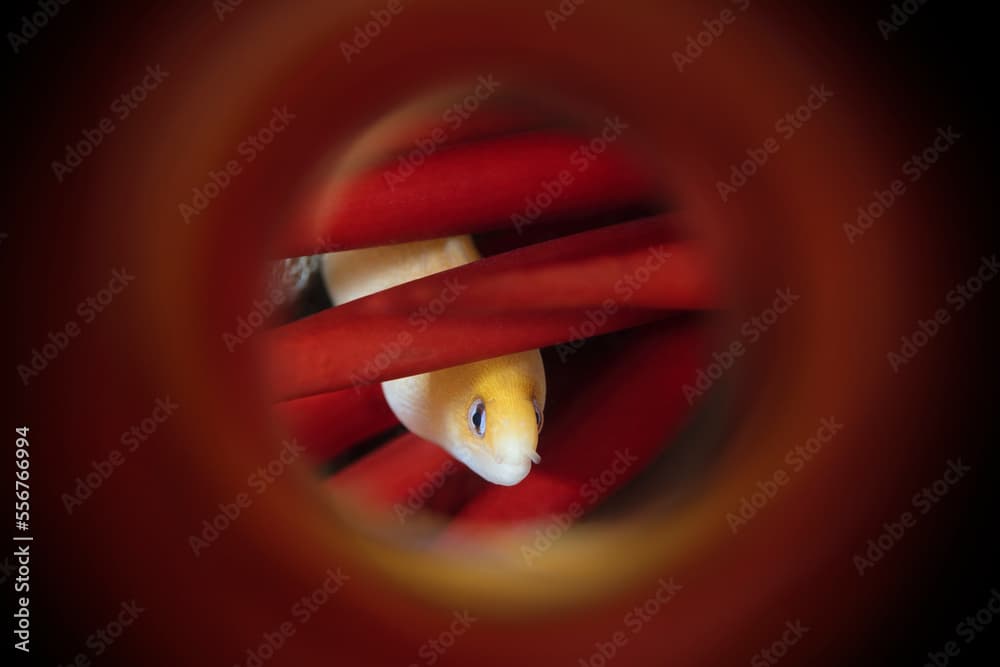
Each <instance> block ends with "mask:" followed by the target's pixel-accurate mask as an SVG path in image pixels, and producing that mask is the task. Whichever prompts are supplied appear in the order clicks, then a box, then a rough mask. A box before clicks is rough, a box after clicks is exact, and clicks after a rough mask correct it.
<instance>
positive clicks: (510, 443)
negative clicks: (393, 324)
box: [322, 236, 545, 486]
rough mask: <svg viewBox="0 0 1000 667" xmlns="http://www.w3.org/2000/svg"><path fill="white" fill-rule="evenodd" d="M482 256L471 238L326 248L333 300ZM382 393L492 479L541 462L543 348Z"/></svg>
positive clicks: (406, 381)
mask: <svg viewBox="0 0 1000 667" xmlns="http://www.w3.org/2000/svg"><path fill="white" fill-rule="evenodd" d="M477 259H479V252H478V251H477V250H476V247H475V245H474V244H473V242H472V239H471V238H470V237H468V236H456V237H451V238H446V239H435V240H431V241H419V242H414V243H402V244H398V245H392V246H382V247H378V248H366V249H362V250H348V251H342V252H335V253H328V254H326V255H324V256H323V260H322V271H323V280H324V283H325V284H326V289H327V292H328V293H329V294H330V298H331V300H332V301H333V303H334V304H342V303H345V302H347V301H353V300H354V299H360V298H361V297H363V296H367V295H369V294H372V293H374V292H378V291H381V290H384V289H388V288H390V287H394V286H396V285H399V284H401V283H405V282H408V281H411V280H416V279H418V278H422V277H424V276H428V275H430V274H432V273H437V272H439V271H445V270H447V269H451V268H454V267H456V266H461V265H463V264H467V263H469V262H474V261H476V260H477ZM382 393H383V394H384V395H385V399H386V401H387V402H388V403H389V407H390V408H391V409H392V411H393V413H395V415H396V417H397V418H398V419H399V421H400V422H402V424H403V425H404V426H405V427H406V428H407V429H409V430H410V431H411V432H413V433H415V434H416V435H418V436H420V437H421V438H424V439H425V440H430V441H431V442H434V443H436V444H438V445H440V446H441V447H443V448H444V449H445V450H446V451H447V452H448V453H450V454H451V455H452V456H454V457H455V458H456V459H458V460H459V461H461V462H462V463H464V464H465V465H467V466H468V467H469V468H471V469H472V470H473V471H474V472H475V473H477V474H478V475H480V476H481V477H483V478H484V479H486V480H488V481H490V482H493V483H494V484H502V485H504V486H512V485H514V484H517V483H518V482H520V481H521V480H522V479H524V478H525V477H526V476H527V475H528V472H530V470H531V464H532V463H538V462H539V461H540V458H539V456H538V452H537V449H538V434H539V433H540V432H541V430H542V422H543V417H542V416H543V414H544V410H545V368H544V366H543V365H542V355H541V354H540V353H539V352H538V350H530V351H527V352H520V353H517V354H508V355H505V356H502V357H495V358H493V359H484V360H482V361H477V362H473V363H470V364H464V365H461V366H454V367H452V368H444V369H441V370H437V371H432V372H429V373H421V374H420V375H413V376H410V377H404V378H399V379H396V380H388V381H386V382H383V383H382Z"/></svg>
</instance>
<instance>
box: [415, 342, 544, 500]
mask: <svg viewBox="0 0 1000 667" xmlns="http://www.w3.org/2000/svg"><path fill="white" fill-rule="evenodd" d="M436 375H439V376H440V377H439V378H436V379H437V380H438V381H439V383H440V385H439V387H437V389H441V390H442V393H439V394H438V395H439V396H447V399H445V400H446V401H447V405H444V406H442V407H443V408H444V409H443V410H442V417H443V418H444V419H445V420H446V423H445V425H444V428H443V429H442V431H443V432H442V434H441V435H442V436H443V437H441V438H440V439H439V440H438V442H439V444H440V445H441V446H443V447H444V448H445V449H446V450H448V451H449V452H450V453H451V454H452V455H453V456H454V457H455V458H457V459H458V460H460V461H462V462H463V463H464V464H465V465H467V466H468V467H469V468H471V469H472V470H473V472H475V473H476V474H478V475H479V476H481V477H483V478H484V479H486V480H487V481H490V482H493V483H494V484H502V485H504V486H512V485H514V484H517V483H518V482H520V481H521V480H522V479H524V478H525V477H526V476H527V475H528V472H529V471H530V470H531V464H532V463H538V462H539V460H540V458H539V456H538V452H537V451H536V450H537V448H538V434H539V433H540V432H541V430H542V415H543V410H544V409H545V369H544V367H543V366H542V357H541V355H540V354H539V352H538V350H531V351H529V352H521V353H518V354H509V355H505V356H503V357H496V358H494V359H486V360H484V361H479V362H475V363H472V364H466V365H464V366H457V367H454V368H450V369H447V370H445V371H443V372H438V373H437V374H436ZM435 393H437V392H435Z"/></svg>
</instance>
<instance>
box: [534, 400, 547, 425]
mask: <svg viewBox="0 0 1000 667" xmlns="http://www.w3.org/2000/svg"><path fill="white" fill-rule="evenodd" d="M531 404H532V405H533V406H535V425H536V426H538V432H539V433H541V432H542V424H544V423H545V419H544V418H543V417H542V411H541V409H540V408H539V407H538V401H536V400H534V399H532V400H531Z"/></svg>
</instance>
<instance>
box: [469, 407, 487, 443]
mask: <svg viewBox="0 0 1000 667" xmlns="http://www.w3.org/2000/svg"><path fill="white" fill-rule="evenodd" d="M469 430H470V431H472V434H473V435H475V436H476V437H477V438H481V437H483V436H484V435H486V404H485V403H483V399H481V398H477V399H476V400H474V401H472V405H470V406H469Z"/></svg>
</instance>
